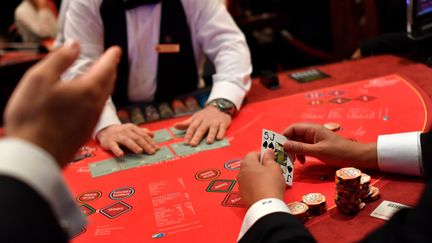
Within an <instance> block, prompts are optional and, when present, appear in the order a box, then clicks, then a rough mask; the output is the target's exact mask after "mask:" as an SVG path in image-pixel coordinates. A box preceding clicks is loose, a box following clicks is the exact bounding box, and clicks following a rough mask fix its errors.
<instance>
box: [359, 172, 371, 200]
mask: <svg viewBox="0 0 432 243" xmlns="http://www.w3.org/2000/svg"><path fill="white" fill-rule="evenodd" d="M370 182H371V177H370V176H369V175H368V174H365V173H362V175H361V178H360V184H361V191H360V197H361V199H362V201H365V198H367V196H368V195H369V189H370V187H369V185H370Z"/></svg>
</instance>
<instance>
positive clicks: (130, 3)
mask: <svg viewBox="0 0 432 243" xmlns="http://www.w3.org/2000/svg"><path fill="white" fill-rule="evenodd" d="M122 1H123V6H124V8H125V9H127V10H128V9H133V8H136V7H139V6H142V5H146V4H156V3H160V2H161V1H162V0H122Z"/></svg>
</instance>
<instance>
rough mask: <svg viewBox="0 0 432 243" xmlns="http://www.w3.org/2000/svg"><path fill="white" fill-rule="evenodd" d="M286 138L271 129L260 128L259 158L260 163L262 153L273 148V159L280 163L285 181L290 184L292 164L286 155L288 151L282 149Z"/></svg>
mask: <svg viewBox="0 0 432 243" xmlns="http://www.w3.org/2000/svg"><path fill="white" fill-rule="evenodd" d="M287 140H288V139H287V138H286V137H285V136H283V135H281V134H278V133H275V132H273V131H270V130H267V129H263V130H262V143H261V158H260V161H261V163H262V159H263V154H264V152H265V151H266V150H267V149H269V148H270V149H273V150H274V152H275V156H274V160H275V161H276V163H278V164H279V165H280V167H281V168H282V171H283V175H284V178H285V183H286V184H287V185H289V186H292V183H293V176H294V164H293V162H292V161H291V159H290V158H289V156H288V153H287V152H286V151H285V150H284V148H283V144H284V143H285V142H286V141H287Z"/></svg>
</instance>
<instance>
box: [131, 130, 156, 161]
mask: <svg viewBox="0 0 432 243" xmlns="http://www.w3.org/2000/svg"><path fill="white" fill-rule="evenodd" d="M131 129H132V131H133V132H134V133H136V134H138V135H139V137H141V138H143V139H144V140H145V143H142V144H143V146H142V148H143V149H144V151H146V152H147V153H151V154H153V153H154V152H156V150H158V149H159V146H158V145H157V143H156V142H155V141H154V140H153V136H154V134H153V133H152V132H150V131H149V130H148V129H147V128H140V127H137V126H135V125H133V126H131ZM144 144H145V145H144Z"/></svg>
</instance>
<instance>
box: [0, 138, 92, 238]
mask: <svg viewBox="0 0 432 243" xmlns="http://www.w3.org/2000/svg"><path fill="white" fill-rule="evenodd" d="M0 161H1V163H0V174H3V175H7V176H10V177H13V178H16V179H17V180H20V181H22V182H24V183H26V184H27V185H29V186H30V187H32V188H33V189H34V190H35V191H36V192H37V193H39V195H41V196H42V197H43V198H44V199H45V200H46V201H47V202H48V203H49V205H50V206H51V208H52V210H53V212H54V215H55V216H56V218H57V220H58V222H59V225H60V226H61V227H62V228H63V229H64V230H65V232H67V233H68V235H69V237H70V238H71V237H72V236H74V235H76V234H77V233H79V232H80V230H81V229H82V228H83V227H84V226H85V224H86V219H85V217H84V215H82V213H81V211H80V210H79V208H78V207H77V205H76V204H75V201H74V200H73V199H72V196H71V194H70V192H69V190H68V188H67V187H66V184H65V182H64V180H63V177H62V175H61V170H60V167H59V166H58V165H57V163H56V162H55V160H54V158H53V157H52V156H51V155H50V154H49V153H47V152H46V151H45V150H43V149H41V148H40V147H38V146H36V145H34V144H32V143H29V142H27V141H25V140H21V139H17V138H5V139H1V140H0Z"/></svg>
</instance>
